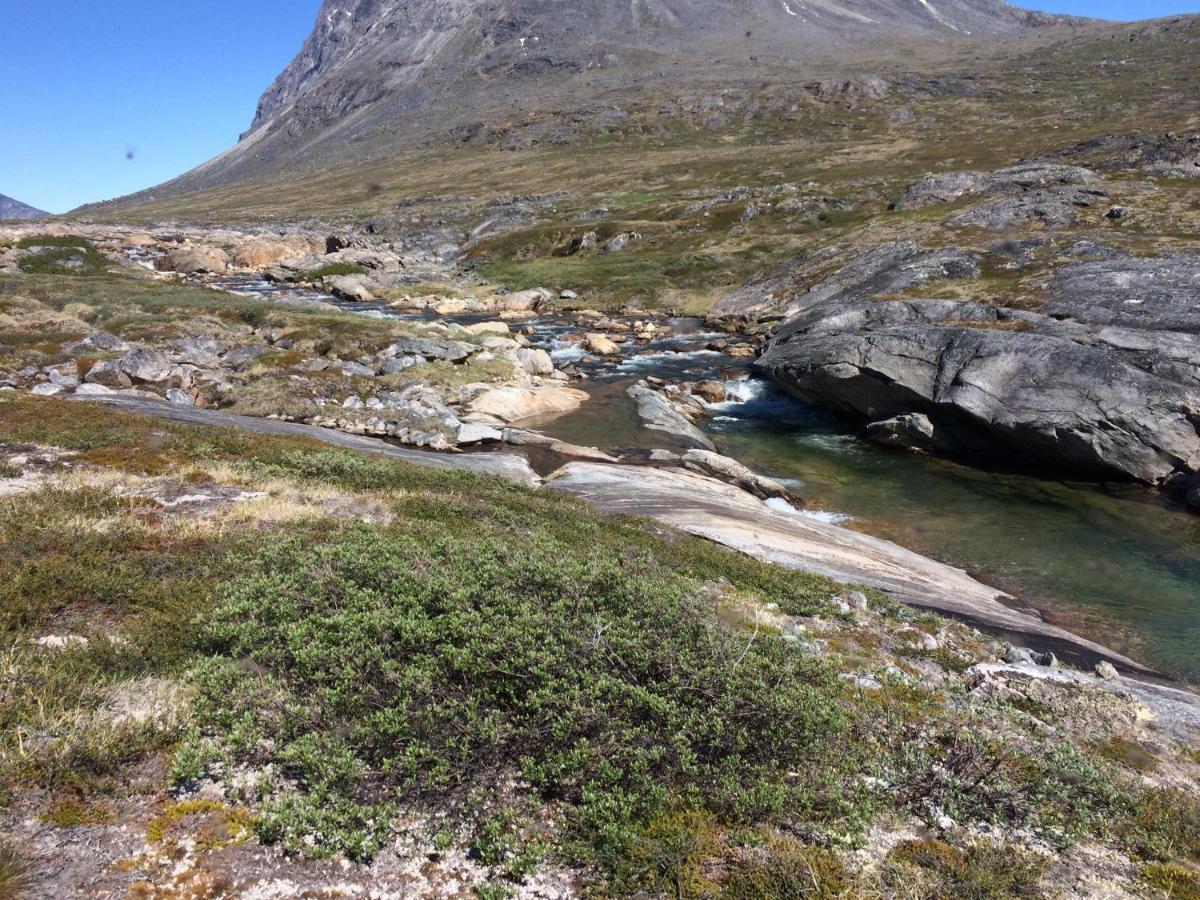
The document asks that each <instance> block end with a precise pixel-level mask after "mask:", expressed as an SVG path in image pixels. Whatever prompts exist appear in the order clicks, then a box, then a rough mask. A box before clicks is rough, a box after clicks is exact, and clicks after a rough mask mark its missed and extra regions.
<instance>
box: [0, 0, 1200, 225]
mask: <svg viewBox="0 0 1200 900" xmlns="http://www.w3.org/2000/svg"><path fill="white" fill-rule="evenodd" d="M1020 5H1022V6H1028V7H1030V8H1037V9H1045V10H1048V11H1052V12H1066V13H1074V14H1077V15H1088V16H1095V17H1098V18H1108V19H1135V18H1151V17H1155V16H1165V15H1171V14H1173V13H1179V12H1189V11H1192V12H1195V11H1200V0H1091V2H1088V0H1021V2H1020ZM319 7H320V0H188V2H182V3H162V2H161V0H0V89H2V90H3V97H4V102H3V112H0V116H3V123H4V124H3V129H2V131H0V135H2V136H0V193H4V194H8V195H9V196H11V197H15V198H16V199H18V200H21V201H23V202H25V203H30V204H32V205H34V206H38V207H41V208H42V209H46V210H49V211H50V212H56V213H57V212H66V211H67V210H69V209H73V208H74V207H76V206H78V205H80V204H82V203H87V202H92V201H96V200H105V199H109V198H111V197H116V196H120V195H122V194H127V193H131V192H133V191H136V190H140V189H142V188H145V187H150V186H152V185H155V184H158V183H160V182H163V181H166V180H167V179H169V178H173V177H174V176H176V175H179V174H181V173H183V172H185V171H187V170H188V169H190V168H192V167H193V166H196V165H198V164H199V163H201V162H204V161H205V160H206V159H209V158H211V157H213V156H215V155H216V154H218V153H220V152H221V151H222V150H224V149H226V148H227V147H229V146H230V145H231V144H232V143H233V142H234V141H235V140H236V139H237V136H238V134H240V133H241V132H242V131H244V130H245V129H246V127H247V126H248V125H249V124H250V120H251V119H252V118H253V115H254V107H255V104H256V103H257V101H258V97H259V95H260V94H261V93H262V91H263V90H264V89H265V88H266V87H267V85H269V84H270V83H271V81H272V80H273V79H274V78H275V76H276V75H277V74H278V73H279V71H280V70H281V69H282V68H283V67H284V66H285V65H287V63H288V62H289V61H290V60H291V59H292V57H293V56H295V54H296V52H297V51H298V50H299V49H300V45H301V44H302V43H303V41H304V38H305V37H306V36H307V35H308V32H309V30H310V29H311V27H312V24H313V21H314V19H315V18H316V14H317V9H318V8H319ZM130 154H132V157H133V158H132V159H129V158H128V155H130Z"/></svg>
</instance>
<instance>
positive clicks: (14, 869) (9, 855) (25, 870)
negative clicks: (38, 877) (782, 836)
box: [0, 840, 32, 900]
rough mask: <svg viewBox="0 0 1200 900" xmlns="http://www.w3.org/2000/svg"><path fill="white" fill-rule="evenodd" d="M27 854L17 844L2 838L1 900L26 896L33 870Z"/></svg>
mask: <svg viewBox="0 0 1200 900" xmlns="http://www.w3.org/2000/svg"><path fill="white" fill-rule="evenodd" d="M27 860H28V857H27V855H26V854H25V853H24V852H22V851H21V849H20V848H18V847H17V846H16V845H15V844H13V843H10V842H9V841H6V840H0V900H20V898H21V897H24V896H26V893H25V891H26V889H27V888H28V887H29V885H30V880H31V874H32V873H31V872H30V867H29V863H28V861H27Z"/></svg>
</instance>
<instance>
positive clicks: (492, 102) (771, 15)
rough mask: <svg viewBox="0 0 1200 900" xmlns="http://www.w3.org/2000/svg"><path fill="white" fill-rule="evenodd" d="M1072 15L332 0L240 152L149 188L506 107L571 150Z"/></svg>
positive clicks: (849, 5)
mask: <svg viewBox="0 0 1200 900" xmlns="http://www.w3.org/2000/svg"><path fill="white" fill-rule="evenodd" d="M1072 21H1074V20H1067V19H1063V18H1060V17H1053V16H1046V15H1043V14H1039V13H1031V12H1028V11H1024V10H1019V9H1017V8H1015V7H1012V6H1009V5H1007V4H1005V3H1002V2H1000V0H628V2H625V0H621V2H591V3H578V4H572V3H564V2H560V0H501V2H483V0H326V2H325V3H324V5H323V6H322V9H321V11H320V14H319V16H318V19H317V23H316V26H315V29H314V31H313V33H312V35H311V36H310V37H309V39H308V40H307V41H306V42H305V45H304V47H303V48H302V50H301V52H300V54H299V55H298V56H297V57H296V59H295V60H294V61H293V62H292V63H291V64H290V65H289V66H288V67H287V69H286V70H285V71H284V72H283V73H282V74H281V75H280V76H279V78H278V79H277V80H276V81H275V83H274V84H272V85H271V86H270V87H269V88H268V89H267V91H266V92H265V93H264V95H263V97H262V99H261V101H260V103H259V106H258V110H257V113H256V115H255V118H254V121H253V123H252V124H251V127H250V129H249V130H248V131H247V132H246V134H244V135H243V136H242V139H241V141H240V143H239V144H237V145H236V146H235V147H233V148H232V149H231V150H229V151H228V152H227V153H225V154H223V155H222V156H220V157H218V158H216V159H214V160H212V161H210V162H209V163H206V164H205V165H203V166H201V167H199V168H198V169H196V170H195V171H193V172H191V173H188V174H187V175H185V176H184V177H182V178H180V179H177V180H176V181H174V182H171V183H169V184H168V185H165V186H163V187H162V188H160V189H157V190H156V191H154V192H153V193H154V196H155V197H156V198H158V199H161V198H162V197H163V196H164V195H166V196H172V195H177V194H179V193H182V192H187V191H194V190H197V189H210V188H214V187H220V186H223V185H229V184H235V183H238V182H242V181H245V180H248V179H255V178H260V177H263V176H264V175H273V174H276V173H278V172H281V171H285V170H288V169H292V170H294V169H295V167H297V166H304V167H315V166H323V165H328V164H330V163H338V162H347V161H350V162H359V161H361V160H362V159H364V158H367V157H370V156H372V155H374V156H376V157H379V156H382V155H388V154H395V152H396V151H397V149H398V148H405V147H407V148H411V147H414V146H447V145H456V144H461V143H480V142H484V143H486V142H489V141H490V142H492V143H497V142H500V141H502V140H503V137H504V135H505V134H506V133H507V132H506V131H505V128H506V126H507V125H508V120H509V119H511V117H512V116H513V115H514V114H517V113H519V114H521V115H529V114H535V113H538V112H541V113H543V114H546V115H552V116H554V117H555V118H556V120H557V123H558V130H557V131H556V132H555V133H554V134H553V135H551V136H550V142H552V143H573V142H575V141H574V138H576V137H577V136H578V134H579V133H580V132H584V133H589V132H601V133H603V132H607V131H611V130H614V129H615V130H622V129H624V127H625V124H627V121H628V119H629V116H630V112H629V110H628V108H627V106H628V105H629V104H631V103H632V104H634V105H637V104H639V103H641V104H645V105H649V106H653V105H654V104H657V103H659V102H661V101H663V100H664V99H667V98H678V97H680V96H681V95H688V94H693V95H695V97H694V100H695V102H696V103H698V104H701V105H703V104H707V105H709V106H719V105H721V104H722V102H723V101H722V100H721V99H720V95H721V92H722V91H727V90H731V89H733V90H737V89H741V88H744V87H745V86H747V85H755V84H759V83H761V82H763V81H764V80H772V81H780V80H782V81H784V82H796V83H798V82H800V81H803V80H805V79H820V78H823V77H828V76H831V75H836V76H838V77H845V76H846V75H849V74H857V73H861V72H864V71H866V72H870V71H873V70H874V67H877V66H881V65H889V64H890V65H909V66H911V65H912V64H913V62H914V61H916V60H920V61H922V63H927V62H929V61H931V60H937V59H941V58H943V57H945V56H947V55H953V54H955V53H958V52H960V51H961V50H962V49H963V48H979V47H982V46H983V45H984V43H985V42H988V41H993V40H995V39H1000V38H1004V39H1015V38H1020V37H1022V36H1025V35H1029V34H1032V33H1034V32H1036V31H1040V30H1045V29H1044V27H1045V26H1049V27H1050V28H1049V30H1051V31H1054V30H1057V29H1056V28H1054V27H1053V26H1060V27H1061V26H1065V25H1067V24H1068V23H1069V22H1072ZM787 102H788V103H791V102H793V101H791V100H788V101H787ZM639 127H640V126H639ZM634 130H637V128H635V129H634ZM498 135H499V136H498ZM505 149H511V148H510V147H506V148H505ZM146 196H147V195H140V196H139V199H145V198H146Z"/></svg>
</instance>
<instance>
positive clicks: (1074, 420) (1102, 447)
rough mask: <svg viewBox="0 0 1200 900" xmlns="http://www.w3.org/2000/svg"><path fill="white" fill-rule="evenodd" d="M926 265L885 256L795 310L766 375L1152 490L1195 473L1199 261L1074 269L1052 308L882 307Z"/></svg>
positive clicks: (1198, 464) (896, 302) (765, 361)
mask: <svg viewBox="0 0 1200 900" xmlns="http://www.w3.org/2000/svg"><path fill="white" fill-rule="evenodd" d="M929 255H930V254H929V253H924V254H921V256H920V257H918V256H916V255H915V253H914V251H913V249H912V248H909V247H896V246H892V247H888V248H879V249H878V250H877V251H874V252H872V253H868V254H866V255H864V257H863V258H861V259H859V260H857V261H856V262H855V263H853V264H851V265H850V266H847V267H846V268H845V269H843V270H842V271H841V272H839V273H838V274H836V275H835V276H833V277H832V278H831V279H829V280H828V282H826V283H825V284H822V285H820V286H818V287H817V288H815V289H814V290H812V291H810V292H809V293H808V294H806V295H804V297H802V298H800V299H798V300H796V301H794V302H793V303H792V304H791V306H790V307H789V309H791V310H792V314H791V315H790V316H789V317H788V318H787V320H786V321H785V322H783V323H782V324H781V325H780V327H779V328H778V329H777V330H776V332H775V334H774V336H773V337H772V340H771V343H770V345H769V347H768V349H767V351H766V353H765V354H764V355H763V356H762V358H761V359H760V360H759V361H758V364H757V365H758V368H759V369H760V370H761V371H763V372H765V373H767V374H769V375H770V376H772V377H773V378H775V379H776V380H777V381H778V382H779V383H780V384H782V385H783V386H784V387H786V388H787V389H788V390H789V391H791V392H792V393H794V394H795V395H797V396H798V397H800V398H802V399H804V400H806V401H808V402H811V403H815V404H818V405H821V406H825V407H829V408H832V409H835V410H837V411H839V412H842V413H845V414H847V415H850V416H853V417H856V418H858V419H860V420H863V421H877V420H882V419H889V418H891V417H896V416H902V415H906V414H912V413H917V414H920V415H923V416H925V417H926V418H927V419H928V420H929V422H930V423H931V424H932V425H933V426H934V427H935V428H936V430H937V431H938V432H940V433H942V434H944V435H946V436H949V437H951V438H952V439H953V440H954V441H955V442H958V443H960V444H961V445H963V446H965V447H968V448H974V449H980V450H986V451H987V452H990V453H998V454H1000V455H1004V456H1010V457H1017V458H1024V459H1025V460H1027V461H1037V462H1040V463H1044V464H1050V465H1054V466H1071V467H1076V469H1077V471H1085V472H1087V473H1088V474H1091V475H1095V476H1099V477H1123V478H1131V479H1136V480H1139V481H1143V482H1147V483H1154V484H1158V483H1164V482H1166V481H1167V480H1169V479H1170V478H1172V477H1173V476H1174V475H1176V474H1178V473H1191V472H1195V471H1196V470H1197V469H1200V307H1198V306H1197V305H1196V302H1195V297H1196V296H1197V292H1200V257H1178V258H1173V259H1134V258H1120V259H1115V260H1103V261H1097V262H1087V263H1080V264H1077V265H1071V266H1068V267H1066V268H1064V269H1062V270H1061V271H1060V272H1059V273H1058V274H1057V275H1056V276H1055V277H1054V278H1053V279H1052V280H1051V282H1050V283H1049V285H1048V287H1047V297H1046V300H1045V302H1044V304H1043V310H1044V311H1043V312H1030V311H1025V310H1016V309H1008V308H1005V307H1002V306H995V305H991V304H987V303H977V302H965V301H959V300H950V299H945V300H942V299H911V300H908V299H887V298H883V297H880V296H879V295H880V294H881V293H885V292H886V286H889V285H891V284H894V283H896V281H897V280H898V279H900V280H903V279H905V278H907V275H906V274H903V273H902V270H905V269H907V268H908V267H909V265H910V263H909V262H908V260H911V259H915V258H928V257H929ZM898 269H899V270H901V272H897V270H898Z"/></svg>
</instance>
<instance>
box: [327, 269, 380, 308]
mask: <svg viewBox="0 0 1200 900" xmlns="http://www.w3.org/2000/svg"><path fill="white" fill-rule="evenodd" d="M324 284H325V289H326V290H327V291H329V292H330V293H331V294H333V295H334V296H335V297H339V298H341V299H342V300H352V301H355V302H358V303H370V302H371V301H373V300H375V295H374V294H373V293H372V292H371V289H370V288H369V287H367V286H366V284H365V283H364V282H363V279H362V277H361V276H359V275H335V276H333V277H331V278H326V279H325V280H324Z"/></svg>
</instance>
